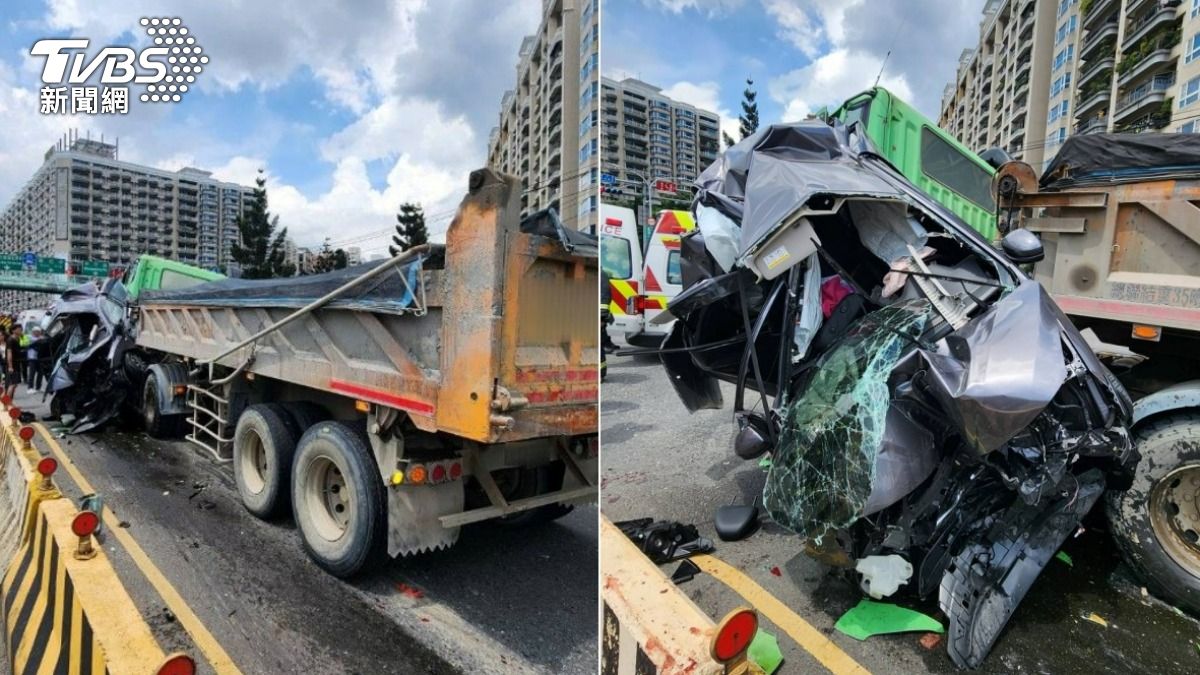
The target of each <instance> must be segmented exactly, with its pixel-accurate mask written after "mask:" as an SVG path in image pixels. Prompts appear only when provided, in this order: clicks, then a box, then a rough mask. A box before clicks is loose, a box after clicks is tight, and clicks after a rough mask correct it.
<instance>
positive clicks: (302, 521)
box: [292, 422, 388, 579]
mask: <svg viewBox="0 0 1200 675" xmlns="http://www.w3.org/2000/svg"><path fill="white" fill-rule="evenodd" d="M292 512H293V514H294V515H295V518H296V526H297V527H298V528H299V529H300V537H301V539H302V540H303V542H304V549H305V551H307V552H308V555H309V557H311V558H312V559H313V562H315V563H317V565H319V566H320V567H321V568H322V569H324V570H325V571H327V572H329V573H330V574H332V575H334V576H336V577H339V578H342V579H345V578H347V577H352V576H354V575H356V574H358V573H360V572H363V571H366V570H368V569H370V568H371V567H374V566H375V565H377V564H379V563H380V562H382V561H383V560H384V559H385V558H386V556H385V555H384V552H385V548H384V547H385V545H386V543H387V526H388V523H387V502H386V495H385V494H384V487H383V481H382V479H380V477H379V469H378V468H377V467H376V464H375V456H374V455H373V454H372V453H371V446H370V443H369V441H368V440H367V438H366V435H365V434H364V433H363V432H362V431H360V430H358V429H356V428H355V427H353V426H352V425H350V424H347V423H345V422H320V423H318V424H316V425H314V426H313V427H311V428H309V430H308V431H306V432H304V436H303V437H302V438H301V439H300V446H299V448H298V449H297V452H296V462H295V465H294V466H293V468H292Z"/></svg>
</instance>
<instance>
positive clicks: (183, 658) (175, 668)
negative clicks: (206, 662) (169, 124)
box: [157, 652, 196, 675]
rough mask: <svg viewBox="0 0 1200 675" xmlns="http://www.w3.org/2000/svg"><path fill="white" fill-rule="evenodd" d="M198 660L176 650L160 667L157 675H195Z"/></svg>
mask: <svg viewBox="0 0 1200 675" xmlns="http://www.w3.org/2000/svg"><path fill="white" fill-rule="evenodd" d="M195 673H196V662H195V661H193V660H192V657H190V656H188V655H187V654H181V653H179V652H176V653H174V654H171V655H169V656H167V660H166V661H163V664H162V665H161V666H159V667H158V671H157V675H195Z"/></svg>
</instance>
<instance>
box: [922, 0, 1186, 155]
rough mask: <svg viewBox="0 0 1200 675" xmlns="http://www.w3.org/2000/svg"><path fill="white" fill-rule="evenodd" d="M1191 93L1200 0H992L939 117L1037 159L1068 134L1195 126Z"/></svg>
mask: <svg viewBox="0 0 1200 675" xmlns="http://www.w3.org/2000/svg"><path fill="white" fill-rule="evenodd" d="M1013 17H1016V18H1015V21H1016V26H1017V32H1016V34H1015V41H1013V40H1012V38H1013V37H1014V34H1013V32H1012V27H1013V22H1014V18H1013ZM1014 53H1016V55H1017V64H1018V70H1016V71H1014V70H1011V66H1010V67H1009V69H1007V70H1002V69H1000V67H999V66H1000V64H1001V63H1005V62H1006V61H1007V62H1011V61H1012V54H1014ZM1023 54H1029V58H1028V60H1027V61H1025V60H1022V59H1023V56H1022V55H1023ZM1010 79H1011V83H1010ZM1026 89H1028V93H1023V92H1024V91H1025V90H1026ZM997 92H998V94H999V96H998V98H997V97H996V96H995V95H992V97H991V99H989V95H990V94H994V93H997ZM1043 101H1044V104H1043ZM1197 101H1200V0H1186V1H1181V0H1082V1H1081V0H1023V1H1021V0H991V1H990V2H988V3H987V4H986V5H985V7H984V20H983V22H982V24H981V37H980V43H979V45H978V47H976V48H974V49H969V50H966V51H964V52H963V55H962V57H961V58H960V61H959V68H958V73H957V78H956V82H955V84H953V85H950V86H948V87H947V88H946V92H945V95H944V97H943V100H942V115H941V124H942V125H943V127H945V128H947V129H948V130H950V131H951V132H952V133H955V134H956V135H958V137H959V138H960V139H961V140H962V141H963V142H964V143H966V144H967V145H968V146H970V147H971V148H972V149H974V150H977V151H978V150H984V149H986V148H988V147H993V146H999V147H1002V148H1005V149H1006V150H1008V151H1009V154H1011V155H1013V156H1014V157H1017V158H1021V159H1024V160H1026V161H1028V162H1030V163H1031V164H1033V165H1034V166H1035V167H1039V168H1040V167H1043V166H1045V164H1046V163H1048V162H1049V161H1050V160H1051V159H1052V158H1053V157H1054V155H1055V153H1056V152H1057V151H1058V148H1059V146H1061V145H1062V143H1063V141H1064V140H1066V139H1067V138H1068V137H1069V136H1071V135H1072V134H1086V133H1097V132H1154V131H1176V132H1194V131H1197V130H1200V129H1198V128H1197V121H1198V120H1200V105H1196V104H1197ZM997 115H999V117H997ZM995 127H998V128H995ZM993 132H994V133H993Z"/></svg>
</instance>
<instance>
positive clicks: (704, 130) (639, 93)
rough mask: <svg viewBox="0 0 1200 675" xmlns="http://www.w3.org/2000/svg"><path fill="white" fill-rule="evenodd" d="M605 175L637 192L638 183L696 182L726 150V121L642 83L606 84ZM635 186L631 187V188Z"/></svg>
mask: <svg viewBox="0 0 1200 675" xmlns="http://www.w3.org/2000/svg"><path fill="white" fill-rule="evenodd" d="M601 94H602V106H601V109H602V112H601V114H602V115H603V117H602V119H603V120H604V126H603V136H604V142H603V144H602V147H601V153H602V157H603V171H604V173H606V174H611V175H613V176H615V177H616V179H617V180H618V181H619V183H618V184H619V185H622V186H625V187H626V189H625V190H624V192H626V193H633V194H636V193H637V192H638V191H639V190H638V188H637V187H636V186H637V185H641V184H644V183H645V182H646V181H651V182H653V181H657V180H665V181H669V182H673V183H676V184H679V185H682V184H688V183H691V182H692V181H693V180H695V179H696V177H697V176H699V175H700V172H701V171H703V170H704V169H705V168H706V167H707V166H708V165H709V164H711V163H712V162H714V161H715V160H716V158H717V155H718V154H720V151H721V132H720V124H721V118H720V117H719V116H718V115H717V114H716V113H714V112H711V111H708V110H701V109H699V108H697V107H695V106H693V105H690V104H687V103H682V102H680V101H676V100H673V99H671V98H670V97H668V96H666V95H665V94H663V93H662V89H660V88H659V87H655V86H654V85H651V84H647V83H645V82H642V81H641V80H637V79H633V78H626V79H624V80H621V81H620V82H618V81H616V80H612V79H609V78H607V77H606V78H603V79H602V81H601ZM631 185H632V186H635V187H633V188H629V186H631Z"/></svg>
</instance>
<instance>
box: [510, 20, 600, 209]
mask: <svg viewBox="0 0 1200 675" xmlns="http://www.w3.org/2000/svg"><path fill="white" fill-rule="evenodd" d="M599 11H600V1H599V0H545V2H544V4H543V13H542V24H541V26H540V27H539V28H538V32H537V33H536V34H534V35H531V36H528V37H526V38H525V39H524V40H523V41H522V43H521V48H520V51H519V59H518V63H517V86H516V87H515V88H514V89H511V90H509V91H507V92H505V93H504V96H503V98H502V99H501V102H500V122H499V124H498V125H497V126H496V127H495V128H493V129H492V132H491V135H490V137H489V139H488V165H489V166H491V167H493V168H496V169H499V170H500V171H503V172H505V173H510V174H514V175H516V176H519V177H520V178H521V179H522V181H524V184H525V188H524V189H525V192H524V194H523V195H522V206H523V208H524V212H525V213H532V212H534V211H538V210H541V209H544V208H548V207H554V208H555V209H556V210H557V211H558V213H559V216H560V217H561V218H562V219H563V222H564V223H565V224H566V225H567V226H568V227H572V228H575V229H585V230H586V229H593V228H594V227H595V222H596V214H597V213H598V206H597V204H596V201H595V199H594V196H595V193H596V189H597V185H598V181H599V174H598V171H597V152H598V150H599V145H600V143H599V136H598V132H597V131H596V128H597V124H598V117H599V115H598V108H599V98H600V97H599V93H600V91H599V90H600V82H599V79H600V73H599V63H600V49H599V37H600V35H599V21H598V14H599Z"/></svg>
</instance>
